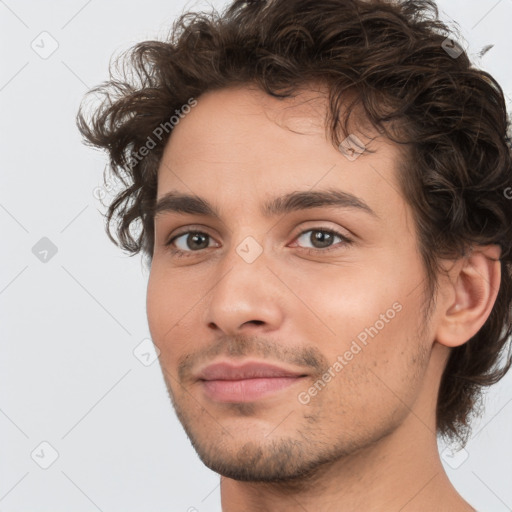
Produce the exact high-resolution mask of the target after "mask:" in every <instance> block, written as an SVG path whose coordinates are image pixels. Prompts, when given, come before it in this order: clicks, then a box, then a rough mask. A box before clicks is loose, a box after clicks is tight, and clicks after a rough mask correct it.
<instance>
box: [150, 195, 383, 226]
mask: <svg viewBox="0 0 512 512" xmlns="http://www.w3.org/2000/svg"><path fill="white" fill-rule="evenodd" d="M322 206H337V207H340V208H350V209H355V210H359V211H363V212H365V213H367V214H369V215H371V216H373V217H376V218H379V216H378V215H377V214H376V213H375V212H374V211H373V210H372V209H371V208H370V207H369V206H368V204H366V203H365V202H364V201H363V200H362V199H360V198H359V197H357V196H355V195H353V194H350V193H349V192H344V191H342V190H338V189H328V190H317V191H311V190H309V191H295V192H290V193H288V194H285V195H282V196H278V197H274V198H272V199H270V200H269V201H267V202H266V203H265V204H264V205H263V208H262V213H263V215H264V216H266V217H274V216H278V215H283V214H286V213H291V212H294V211H300V210H307V209H310V208H320V207H322ZM165 212H175V213H185V214H187V213H188V214H192V215H204V216H207V217H213V218H216V219H220V214H219V212H218V211H217V209H216V208H215V206H213V205H212V204H211V203H209V202H208V201H207V200H206V199H204V198H202V197H199V196H197V195H192V194H184V193H182V192H178V191H174V190H173V191H170V192H167V193H166V194H165V195H163V196H162V197H161V198H160V199H159V200H158V202H157V204H156V206H155V207H154V209H153V215H154V216H157V215H159V214H162V213H165Z"/></svg>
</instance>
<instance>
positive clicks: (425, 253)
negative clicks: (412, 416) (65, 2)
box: [77, 0, 512, 442]
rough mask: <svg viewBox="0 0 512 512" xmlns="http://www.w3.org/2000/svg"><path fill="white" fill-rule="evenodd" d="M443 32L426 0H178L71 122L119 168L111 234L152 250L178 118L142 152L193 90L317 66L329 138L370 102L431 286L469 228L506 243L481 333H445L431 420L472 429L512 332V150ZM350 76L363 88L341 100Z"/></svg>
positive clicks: (283, 89) (486, 83) (491, 106)
mask: <svg viewBox="0 0 512 512" xmlns="http://www.w3.org/2000/svg"><path fill="white" fill-rule="evenodd" d="M449 37H451V36H450V32H449V30H448V27H447V26H446V24H444V23H442V22H441V21H440V20H439V14H438V10H437V7H436V5H435V3H434V2H433V1H431V0H424V1H421V0H406V1H385V0H322V1H319V0H268V1H265V0H248V1H247V0H246V1H242V0H235V1H234V2H233V3H232V4H231V5H230V6H228V7H227V8H226V10H225V11H224V12H223V13H221V14H219V13H218V12H216V11H212V12H211V13H208V14H205V13H185V14H183V15H182V16H180V17H179V18H178V19H177V20H176V21H175V23H174V25H173V27H172V31H171V35H170V37H169V38H168V40H166V41H163V42H162V41H145V42H142V43H139V44H137V45H136V46H134V47H133V48H131V49H130V50H129V51H128V52H126V53H125V54H123V56H122V57H123V59H122V62H123V68H122V73H119V68H117V71H118V73H119V74H120V76H119V77H117V78H115V77H114V75H113V74H112V72H111V74H110V81H108V82H105V83H103V84H101V85H100V86H98V87H96V88H94V89H93V90H92V91H90V93H89V94H93V95H95V96H97V95H98V94H99V95H101V96H102V97H103V99H102V101H101V103H100V104H99V105H97V107H96V108H95V110H94V112H93V114H92V116H90V117H89V118H88V116H87V112H86V110H87V109H86V107H85V106H84V105H82V106H81V108H80V111H79V113H78V116H77V123H78V126H79V129H80V131H81V133H82V134H83V136H84V137H85V139H86V142H87V143H88V144H90V145H92V146H95V147H98V148H104V149H106V150H107V151H108V153H109V157H110V169H111V171H112V172H113V174H114V176H115V177H116V178H118V179H120V180H121V183H122V184H123V189H122V190H121V191H120V192H119V193H118V194H117V195H116V197H115V198H114V199H113V201H112V202H111V204H110V205H109V207H108V211H107V213H106V229H107V233H108V235H109V237H110V238H111V239H112V240H113V241H114V242H115V243H116V244H118V245H119V246H121V247H122V248H123V249H124V250H126V251H128V252H129V253H130V254H136V253H138V252H140V251H142V253H143V254H144V255H145V256H147V257H148V259H149V260H151V258H152V254H153V244H154V232H153V231H154V223H153V208H154V205H155V199H156V191H157V170H158V167H159V163H160V160H161V157H162V153H163V149H164V146H165V144H166V142H167V140H168V138H169V136H170V135H171V133H172V132H171V131H170V130H168V131H167V132H166V133H165V135H164V136H163V137H161V138H160V139H159V140H156V141H155V140H154V141H153V142H154V143H156V144H155V146H154V147H152V149H151V151H149V153H148V154H147V156H145V157H144V158H143V159H140V160H139V159H137V160H136V159H134V155H137V154H138V152H139V151H140V149H141V148H142V147H143V146H144V145H145V144H147V141H148V140H149V139H148V138H150V137H151V138H153V139H156V137H152V134H154V130H155V127H158V126H161V125H162V124H163V123H165V122H167V121H168V119H169V116H171V115H173V113H174V112H175V111H176V110H179V109H181V107H182V106H183V105H185V104H186V103H187V102H188V101H189V100H190V98H198V97H199V96H200V95H201V94H203V93H204V92H206V91H210V90H216V89H221V88H225V87H229V86H233V85H249V84H252V85H256V86H257V87H259V88H260V89H261V90H263V91H265V92H266V93H268V94H270V95H272V96H275V97H278V98H286V97H290V96H293V95H294V94H295V93H297V91H298V90H299V89H300V88H303V87H307V86H308V84H312V83H318V82H320V83H322V84H325V85H326V86H327V89H328V94H329V112H330V116H329V120H328V126H329V128H330V133H331V138H332V142H333V144H335V145H336V146H338V144H339V143H340V141H341V140H342V137H344V136H346V135H347V134H349V133H350V131H349V128H348V120H349V118H350V113H351V112H352V110H353V109H356V108H357V110H358V112H359V111H360V112H362V113H364V116H365V119H367V120H369V121H370V123H371V125H372V126H374V127H375V128H377V129H378V130H380V131H381V132H382V133H384V134H385V135H386V136H387V137H389V139H391V140H392V141H394V142H396V143H397V144H400V145H401V147H404V148H406V149H407V151H406V152H405V153H404V155H406V156H404V159H403V161H402V162H401V168H400V172H399V180H400V184H401V187H402V192H403V194H404V197H405V199H406V201H408V203H409V204H410V206H411V208H412V211H413V214H414V218H415V222H416V224H417V228H418V233H419V240H418V245H419V249H420V251H421V255H422V258H423V262H424V264H425V268H426V273H427V281H426V283H427V286H426V287H427V288H428V290H429V293H430V295H431V296H432V295H433V291H434V290H435V289H436V285H437V276H438V273H439V272H440V265H439V262H440V259H441V258H450V259H456V258H459V257H461V256H462V255H464V254H466V250H467V249H468V248H469V247H471V246H472V245H475V244H477V245H478V244H482V245H486V244H499V245H500V247H501V249H502V254H501V257H500V261H501V274H502V278H501V283H500V289H499V293H498V296H497V300H496V303H495V305H494V308H493V309H492V312H491V314H490V316H489V318H488V319H487V321H486V322H485V324H484V326H483V327H482V328H481V329H480V331H479V332H478V333H477V334H476V335H475V336H473V338H471V339H470V340H469V341H468V342H467V343H465V344H464V345H462V346H460V347H457V348H454V349H452V351H451V354H450V357H449V360H448V363H447V366H446V368H445V370H444V373H443V377H442V381H441V386H440V391H439V396H438V403H437V429H438V432H439V433H440V434H443V435H445V436H446V437H448V438H451V439H453V438H458V439H459V440H461V441H463V442H465V440H467V437H468V435H469V431H470V430H469V418H470V416H471V413H472V412H473V413H474V412H475V410H476V406H477V405H478V404H479V399H480V398H481V390H482V388H483V387H484V386H488V385H491V384H493V383H495V382H497V381H498V380H499V379H500V378H501V377H502V376H503V375H504V374H505V373H506V371H507V370H508V369H509V367H510V365H511V363H512V359H511V355H510V353H509V354H508V357H506V358H505V359H503V361H501V363H502V364H501V366H500V365H499V363H500V356H501V355H503V354H504V349H505V346H506V344H507V339H508V338H509V337H510V335H511V332H512V321H511V302H512V260H511V258H512V257H511V245H512V199H511V197H512V158H511V144H510V138H509V133H510V132H509V130H510V124H509V119H508V117H507V112H506V105H505V100H504V96H503V92H502V89H501V87H500V86H499V84H498V83H497V82H496V81H495V80H494V79H493V78H492V76H491V75H489V74H488V73H486V72H484V71H482V70H478V69H475V68H474V67H472V65H471V63H470V61H469V59H468V56H467V54H466V53H465V52H462V53H461V54H460V55H454V54H453V53H452V54H450V53H449V52H448V50H447V49H446V48H447V39H446V38H449ZM448 42H449V41H448ZM449 47H453V43H451V42H449ZM117 63H118V61H116V62H115V64H116V65H117ZM348 92H353V93H355V95H353V97H354V100H353V102H352V103H351V104H350V105H348V108H346V107H347V105H346V104H345V105H344V103H346V97H347V93H348ZM350 97H352V96H350ZM342 106H343V109H342ZM507 191H508V192H507ZM112 224H116V235H117V239H116V238H114V237H113V236H112V232H111V229H110V228H111V225H112ZM134 225H135V226H137V225H138V226H139V228H140V229H139V231H138V233H136V234H135V233H133V232H132V231H131V228H132V226H134Z"/></svg>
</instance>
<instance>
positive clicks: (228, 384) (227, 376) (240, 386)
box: [197, 361, 307, 403]
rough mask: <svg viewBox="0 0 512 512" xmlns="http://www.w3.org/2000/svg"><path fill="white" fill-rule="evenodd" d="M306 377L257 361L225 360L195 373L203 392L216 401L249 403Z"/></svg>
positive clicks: (302, 374)
mask: <svg viewBox="0 0 512 512" xmlns="http://www.w3.org/2000/svg"><path fill="white" fill-rule="evenodd" d="M306 377H307V374H305V373H304V372H303V371H300V370H299V371H294V370H289V369H286V368H282V367H279V366H275V365H270V364H266V363H260V362H249V363H245V364H243V365H238V366H235V365H233V364H232V363H229V362H227V361H224V362H219V363H215V364H211V365H209V366H207V367H206V368H204V369H203V370H201V371H200V372H199V373H198V375H197V380H198V381H199V382H200V384H201V386H202V388H203V391H204V393H205V395H206V396H207V397H208V398H209V399H210V400H213V401H216V402H231V403H233V402H252V401H255V400H259V399H262V398H265V397H267V396H270V395H273V394H275V393H277V392H279V391H281V390H284V389H286V388H289V387H290V386H292V385H293V384H296V383H297V382H300V381H303V380H304V379H305V378H306Z"/></svg>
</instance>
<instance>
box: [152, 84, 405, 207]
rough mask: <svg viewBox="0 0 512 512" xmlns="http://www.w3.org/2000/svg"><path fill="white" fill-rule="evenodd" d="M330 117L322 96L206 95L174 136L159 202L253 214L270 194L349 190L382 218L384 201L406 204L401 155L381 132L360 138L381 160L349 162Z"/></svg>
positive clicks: (366, 157)
mask: <svg viewBox="0 0 512 512" xmlns="http://www.w3.org/2000/svg"><path fill="white" fill-rule="evenodd" d="M327 109H328V98H327V96H326V94H325V91H323V90H321V89H320V88H317V89H311V90H303V91H301V92H300V93H298V94H297V95H296V96H295V97H294V98H286V99H279V98H274V97H272V96H270V95H268V94H266V93H265V92H263V91H261V90H259V89H255V88H251V87H231V88H226V89H221V90H217V91H210V92H207V93H205V94H203V95H202V96H200V97H199V98H198V99H197V105H196V106H195V107H193V108H191V109H190V111H189V113H187V114H186V115H183V116H182V119H181V120H180V122H179V123H178V124H177V125H176V126H175V127H174V129H173V131H172V133H171V137H170V138H169V141H168V143H167V146H166V148H165V151H164V155H163V157H162V161H161V165H160V169H159V179H158V197H161V196H162V195H164V194H165V193H166V192H167V191H169V190H171V189H172V190H179V191H181V192H183V193H188V194H196V195H200V196H209V197H212V194H213V195H215V196H217V199H218V200H219V202H221V203H229V202H232V201H239V202H241V203H244V204H245V205H246V206H249V203H252V202H254V201H255V199H256V197H258V196H260V198H264V197H265V196H267V197H268V194H269V193H270V192H272V193H273V194H272V195H277V193H280V194H284V193H290V192H292V191H297V190H299V191H301V190H302V191H303V190H311V189H326V188H329V189H332V188H340V187H341V188H342V189H343V191H344V192H347V193H350V194H353V195H359V196H360V195H363V196H367V197H368V199H369V202H372V201H375V204H376V208H375V210H378V209H379V206H378V203H379V200H380V201H382V202H385V201H388V202H389V201H390V200H392V199H393V198H394V199H396V200H401V194H400V192H399V186H398V181H397V179H396V168H397V164H398V162H399V161H400V159H401V158H402V154H401V153H400V151H399V149H398V147H397V146H396V145H395V144H393V143H391V142H390V141H388V140H386V139H384V138H383V137H379V136H376V133H375V132H374V133H370V134H369V135H370V136H373V137H374V138H373V139H370V138H369V137H368V136H366V135H363V134H361V133H358V134H357V137H358V138H359V139H360V140H361V141H363V143H364V144H365V145H366V147H367V149H371V151H373V152H374V153H370V152H368V151H365V152H364V153H363V154H362V155H361V156H360V157H358V158H357V159H355V160H352V161H351V160H349V159H347V157H346V156H345V155H344V154H343V153H342V152H341V151H340V150H339V149H338V148H336V147H335V146H334V145H333V144H332V142H331V140H330V135H329V133H328V130H327V128H326V119H327ZM365 134H368V132H367V131H365Z"/></svg>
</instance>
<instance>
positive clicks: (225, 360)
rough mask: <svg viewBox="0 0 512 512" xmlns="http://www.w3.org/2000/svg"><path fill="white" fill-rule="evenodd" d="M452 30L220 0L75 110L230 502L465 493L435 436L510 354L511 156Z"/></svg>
mask: <svg viewBox="0 0 512 512" xmlns="http://www.w3.org/2000/svg"><path fill="white" fill-rule="evenodd" d="M447 36H448V33H447V31H446V27H445V26H444V25H443V24H442V23H441V22H440V21H438V19H437V11H436V8H435V5H434V4H433V2H427V1H423V2H421V1H414V2H413V1H403V2H386V1H383V0H325V1H323V2H316V1H314V0H274V1H266V2H265V1H249V2H241V1H235V2H234V3H233V4H232V5H231V6H230V8H229V9H228V10H226V12H225V13H223V14H222V15H218V14H212V15H210V16H208V15H205V14H200V15H196V16H192V15H188V16H187V15H185V16H184V17H183V18H181V19H180V20H179V22H178V23H177V24H176V25H175V27H174V35H173V38H171V39H170V41H168V42H155V41H148V42H145V43H141V44H139V45H138V46H137V47H136V48H135V49H134V50H133V52H132V53H131V54H129V55H128V56H127V57H128V58H129V63H130V64H131V65H132V66H133V68H134V69H135V70H136V71H137V76H138V78H139V80H138V81H135V82H133V83H132V82H130V80H129V79H128V78H126V77H125V78H123V79H121V80H118V81H116V80H115V79H112V81H111V82H109V83H107V84H104V85H102V86H100V87H99V88H97V89H96V90H95V91H94V92H95V93H98V92H100V93H103V94H105V101H104V102H103V103H102V105H100V106H99V107H98V109H97V110H96V111H95V112H94V115H93V117H92V119H86V115H85V113H84V112H83V110H82V111H81V112H80V113H79V116H78V123H79V127H80V130H81V131H82V133H83V134H84V136H85V137H86V140H87V141H88V142H89V143H90V144H92V145H95V146H97V147H100V148H106V149H107V150H108V151H109V156H110V159H111V167H112V169H113V171H114V172H115V173H116V175H117V176H118V177H122V178H123V179H124V182H123V183H124V188H123V190H121V191H120V192H119V194H118V196H117V197H116V199H115V200H114V201H113V203H112V204H111V205H110V206H109V210H108V213H107V227H109V226H110V224H111V223H112V222H113V221H114V219H115V218H118V223H117V237H118V239H117V240H116V239H115V238H114V237H113V236H112V234H111V232H110V230H109V231H108V232H109V235H110V236H111V238H112V239H113V240H114V241H116V243H119V244H120V245H121V246H122V247H123V248H124V249H126V250H128V251H130V252H131V253H137V252H139V251H142V252H143V253H144V254H145V255H146V256H148V259H149V262H150V264H151V273H150V278H149V284H148V293H147V313H148V321H149V327H150V330H151V334H152V338H153V341H154V343H155V345H156V346H157V347H158V349H159V351H160V364H161V367H162V371H163V376H164V379H165V382H166V385H167V388H168V390H169V395H170V397H171V400H172V403H173V405H174V408H175V410H176V413H177V415H178V417H179V419H180V421H181V423H182V425H183V427H184V429H185V431H186V433H187V435H188V436H189V438H190V441H191V442H192V444H193V446H194V448H195V449H196V451H197V453H198V455H199V457H200V458H201V460H202V461H203V462H204V463H205V464H206V465H207V466H208V467H209V468H211V469H212V470H213V471H216V472H218V473H219V474H220V475H221V497H222V507H223V511H224V512H238V511H244V512H249V511H260V510H276V511H280V512H283V511H292V510H293V511H295V510H309V511H325V512H327V511H356V510H357V511H379V512H387V511H398V510H403V511H408V510H410V511H417V512H422V511H429V512H431V511H434V510H439V511H445V510H446V511H469V510H474V509H473V508H472V507H471V506H470V504H469V503H467V502H466V501H465V500H464V499H463V498H462V497H461V496H460V495H459V494H458V493H457V492H456V490H455V489H454V487H453V486H452V484H451V483H450V481H449V480H448V477H447V475H446V474H445V472H444V470H443V467H442V464H441V462H440V457H439V454H438V450H437V444H436V440H437V435H438V434H439V435H443V436H445V437H446V438H448V439H451V440H454V441H458V442H459V444H463V443H464V441H465V440H466V439H467V436H468V435H469V427H470V418H471V414H472V412H473V411H474V410H475V406H476V404H477V403H478V398H479V396H480V391H481V389H482V387H483V386H486V385H489V384H491V383H494V382H496V381H497V380H498V379H499V378H501V377H502V376H503V375H504V374H505V372H506V371H507V369H508V367H509V366H510V360H506V361H505V365H504V366H503V365H502V366H501V367H499V366H496V363H497V361H498V360H499V357H500V355H501V354H502V353H503V351H504V349H505V346H506V343H507V339H508V337H509V336H510V334H511V331H512V322H511V317H510V315H511V312H510V306H511V302H512V296H511V294H512V281H511V279H512V274H511V266H512V263H511V254H510V249H511V243H512V242H511V241H512V236H511V235H512V233H511V226H512V202H511V201H510V199H509V197H510V193H508V192H507V191H512V188H511V187H512V160H511V150H510V145H509V139H508V137H507V130H508V128H509V125H508V120H507V116H506V109H505V103H504V99H503V94H502V91H501V89H500V87H499V85H498V84H497V83H496V82H495V81H494V80H493V79H492V77H491V76H489V75H488V74H486V73H484V72H482V71H478V70H476V69H472V68H470V63H469V60H468V58H467V56H466V54H465V53H464V52H462V50H461V49H460V48H459V47H458V46H457V45H456V43H454V42H453V41H452V40H451V39H450V38H448V37H447ZM132 76H133V75H132ZM123 80H124V82H123ZM134 221H139V222H140V225H141V228H142V229H141V230H139V232H138V233H136V234H135V233H133V230H131V225H132V223H133V222H134Z"/></svg>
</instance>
